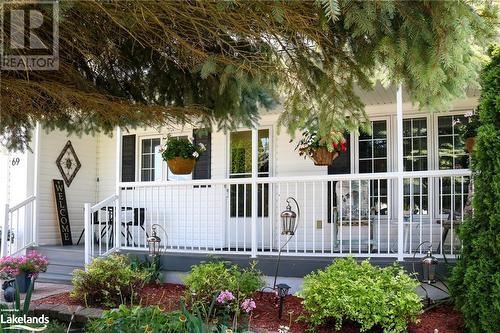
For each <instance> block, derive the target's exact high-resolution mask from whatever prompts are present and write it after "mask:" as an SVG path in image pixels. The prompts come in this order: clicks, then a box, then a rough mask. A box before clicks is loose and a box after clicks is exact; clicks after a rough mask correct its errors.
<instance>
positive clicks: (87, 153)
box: [38, 130, 97, 244]
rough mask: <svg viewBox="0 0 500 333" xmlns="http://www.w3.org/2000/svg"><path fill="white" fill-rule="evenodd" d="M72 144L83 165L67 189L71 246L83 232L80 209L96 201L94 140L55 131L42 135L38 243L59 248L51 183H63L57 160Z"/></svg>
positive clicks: (81, 210) (86, 136)
mask: <svg viewBox="0 0 500 333" xmlns="http://www.w3.org/2000/svg"><path fill="white" fill-rule="evenodd" d="M68 140H71V143H72V144H73V148H74V149H75V152H76V154H77V156H78V158H79V160H80V163H81V164H82V167H81V169H80V170H79V171H78V173H77V175H76V177H75V178H74V179H73V182H72V183H71V185H70V187H66V188H65V190H66V199H67V203H68V210H69V218H70V225H71V232H72V237H73V242H74V243H76V241H77V240H78V237H79V235H80V233H81V232H82V229H83V217H84V216H83V206H84V203H86V202H95V200H96V191H97V186H96V175H97V172H96V152H97V144H96V142H97V141H96V138H95V137H93V136H89V135H84V136H82V137H77V136H71V137H68V135H67V133H65V132H61V131H58V130H55V131H52V132H50V133H46V132H45V131H43V132H42V134H41V140H40V141H41V142H40V164H39V171H38V172H39V179H38V182H39V195H38V219H39V220H38V221H39V227H38V242H39V244H60V242H61V240H60V234H59V225H58V222H57V216H56V211H55V201H54V194H53V185H52V180H53V179H62V177H61V174H60V173H59V170H58V168H57V166H56V160H57V157H58V156H59V154H60V152H61V150H62V149H63V148H64V146H65V144H66V142H67V141H68Z"/></svg>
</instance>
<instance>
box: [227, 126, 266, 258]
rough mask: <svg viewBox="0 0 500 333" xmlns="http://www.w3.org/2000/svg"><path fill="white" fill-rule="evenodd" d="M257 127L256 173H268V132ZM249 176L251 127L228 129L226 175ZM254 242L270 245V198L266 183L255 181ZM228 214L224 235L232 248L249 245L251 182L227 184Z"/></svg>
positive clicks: (250, 169) (249, 246) (242, 248)
mask: <svg viewBox="0 0 500 333" xmlns="http://www.w3.org/2000/svg"><path fill="white" fill-rule="evenodd" d="M269 132H270V131H269V129H261V130H259V136H258V145H259V146H258V149H259V154H258V155H259V157H258V175H259V177H269V170H270V166H269V159H270V156H271V155H270V151H269V150H270V133H269ZM251 176H252V131H250V130H244V131H237V132H231V133H230V135H229V178H250V177H251ZM257 191H258V205H257V206H258V208H257V210H258V212H257V245H258V247H259V248H262V247H264V248H269V246H270V243H271V238H272V228H271V227H270V220H269V216H270V202H271V201H270V198H271V193H270V189H269V185H268V184H258V189H257ZM228 213H229V218H228V225H227V227H226V230H227V233H226V239H227V243H228V246H229V247H230V248H231V249H233V250H234V249H236V250H240V251H244V250H250V249H251V243H252V241H251V239H252V235H251V221H252V185H251V184H234V185H230V186H229V212H228Z"/></svg>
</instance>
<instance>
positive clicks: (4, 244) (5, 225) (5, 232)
mask: <svg viewBox="0 0 500 333" xmlns="http://www.w3.org/2000/svg"><path fill="white" fill-rule="evenodd" d="M1 216H2V217H3V219H2V247H1V253H0V254H1V256H2V257H5V256H6V255H8V253H7V249H8V245H7V235H8V233H9V204H5V206H4V212H3V214H2V215H1Z"/></svg>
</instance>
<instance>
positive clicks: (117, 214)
mask: <svg viewBox="0 0 500 333" xmlns="http://www.w3.org/2000/svg"><path fill="white" fill-rule="evenodd" d="M115 155H116V165H115V167H116V169H115V177H116V179H115V180H116V183H115V185H116V187H115V194H116V201H115V212H114V213H115V214H114V224H115V225H114V227H113V228H114V229H113V230H114V237H115V239H114V244H113V245H114V248H116V249H117V250H120V248H121V240H120V236H121V221H120V219H121V207H122V205H121V186H120V182H121V181H122V177H121V175H122V130H121V128H120V126H117V127H116V152H115ZM125 214H127V211H126V210H125ZM133 214H134V211H132V216H133ZM127 236H128V235H127Z"/></svg>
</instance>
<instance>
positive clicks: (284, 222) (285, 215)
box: [280, 197, 299, 236]
mask: <svg viewBox="0 0 500 333" xmlns="http://www.w3.org/2000/svg"><path fill="white" fill-rule="evenodd" d="M290 200H293V201H294V202H295V205H296V206H297V209H299V205H298V204H297V201H296V200H295V199H294V198H292V197H289V198H287V199H286V203H287V205H286V209H285V210H284V211H283V212H282V213H281V215H280V217H281V234H282V235H290V236H293V235H294V234H295V224H296V221H297V214H296V213H295V212H294V211H293V210H292V207H291V206H290Z"/></svg>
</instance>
